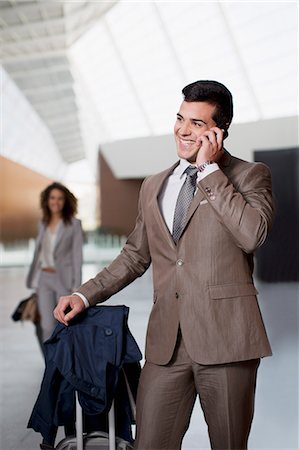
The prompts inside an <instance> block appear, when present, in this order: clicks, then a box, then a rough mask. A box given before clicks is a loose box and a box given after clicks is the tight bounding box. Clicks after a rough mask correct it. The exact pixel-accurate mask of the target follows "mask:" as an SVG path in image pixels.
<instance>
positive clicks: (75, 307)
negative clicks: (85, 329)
mask: <svg viewBox="0 0 299 450" xmlns="http://www.w3.org/2000/svg"><path fill="white" fill-rule="evenodd" d="M84 309H85V305H84V302H83V300H82V299H81V298H80V297H79V296H78V295H76V294H73V295H67V296H65V297H60V299H59V302H58V304H57V306H56V308H55V309H54V312H53V314H54V317H55V319H57V320H58V321H59V322H61V323H63V324H64V325H68V323H69V321H70V320H72V319H73V318H74V317H75V316H76V315H77V314H78V313H80V312H82V311H84ZM66 310H67V313H65V311H66Z"/></svg>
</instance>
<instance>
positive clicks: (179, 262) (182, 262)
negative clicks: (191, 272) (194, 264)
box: [176, 259, 184, 266]
mask: <svg viewBox="0 0 299 450" xmlns="http://www.w3.org/2000/svg"><path fill="white" fill-rule="evenodd" d="M176 264H177V266H182V265H183V264H184V261H183V260H182V259H178V260H177V262H176Z"/></svg>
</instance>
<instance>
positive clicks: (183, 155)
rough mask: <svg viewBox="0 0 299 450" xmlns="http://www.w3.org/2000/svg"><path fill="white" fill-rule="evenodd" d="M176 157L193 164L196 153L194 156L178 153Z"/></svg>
mask: <svg viewBox="0 0 299 450" xmlns="http://www.w3.org/2000/svg"><path fill="white" fill-rule="evenodd" d="M178 157H179V158H181V159H185V160H186V161H188V162H189V163H190V164H194V163H195V162H196V157H197V153H196V154H190V153H187V152H182V151H178Z"/></svg>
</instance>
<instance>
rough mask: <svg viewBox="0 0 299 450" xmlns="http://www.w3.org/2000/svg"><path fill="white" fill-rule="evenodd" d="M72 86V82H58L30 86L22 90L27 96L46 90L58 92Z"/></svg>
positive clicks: (43, 92) (42, 92) (45, 91)
mask: <svg viewBox="0 0 299 450" xmlns="http://www.w3.org/2000/svg"><path fill="white" fill-rule="evenodd" d="M72 87H73V82H68V83H65V82H64V83H59V84H47V85H44V86H40V87H32V88H22V92H23V93H24V94H25V95H26V96H27V95H28V96H30V95H32V94H33V95H34V94H46V93H47V92H49V93H53V92H60V91H63V90H65V89H69V88H72Z"/></svg>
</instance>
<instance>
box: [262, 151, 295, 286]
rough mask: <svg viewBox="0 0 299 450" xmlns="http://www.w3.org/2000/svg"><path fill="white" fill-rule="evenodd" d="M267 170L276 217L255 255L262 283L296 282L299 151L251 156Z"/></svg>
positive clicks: (266, 152) (267, 152)
mask: <svg viewBox="0 0 299 450" xmlns="http://www.w3.org/2000/svg"><path fill="white" fill-rule="evenodd" d="M254 159H255V161H261V162H264V163H265V164H267V166H268V167H269V168H270V169H271V173H272V182H273V192H274V197H275V202H276V215H275V221H274V224H273V228H272V230H271V232H270V234H269V236H268V239H267V241H266V242H265V243H264V245H263V246H262V247H261V248H260V249H259V250H258V252H257V276H258V277H259V278H260V279H261V280H263V281H272V282H278V281H298V280H299V181H298V180H299V148H288V149H282V150H273V151H269V150H267V151H256V152H254Z"/></svg>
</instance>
